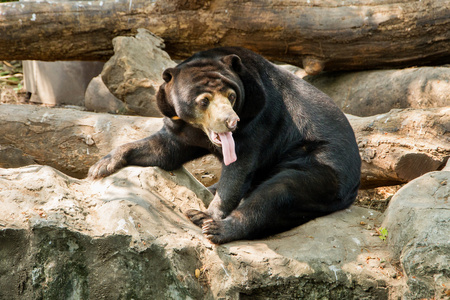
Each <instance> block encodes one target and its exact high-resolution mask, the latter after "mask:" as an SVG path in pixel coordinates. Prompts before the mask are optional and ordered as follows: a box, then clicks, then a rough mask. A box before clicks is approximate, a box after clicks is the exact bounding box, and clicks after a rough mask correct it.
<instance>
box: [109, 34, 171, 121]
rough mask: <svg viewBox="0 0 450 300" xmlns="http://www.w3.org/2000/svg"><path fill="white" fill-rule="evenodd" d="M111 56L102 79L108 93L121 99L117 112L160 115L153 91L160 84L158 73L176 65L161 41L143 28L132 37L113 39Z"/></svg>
mask: <svg viewBox="0 0 450 300" xmlns="http://www.w3.org/2000/svg"><path fill="white" fill-rule="evenodd" d="M113 45H114V56H113V57H111V58H110V60H109V61H108V62H107V63H106V64H105V66H104V68H103V71H102V74H101V75H102V79H103V82H104V83H105V85H106V86H107V87H108V89H109V90H110V91H111V93H112V94H113V95H114V96H116V97H117V98H119V99H120V100H122V101H123V102H124V104H125V106H126V109H122V110H121V113H126V114H137V115H141V116H151V117H158V116H161V113H160V112H159V109H158V107H157V105H156V93H157V91H158V89H159V86H160V85H161V84H162V82H163V79H162V76H161V75H162V73H163V71H164V70H165V69H166V68H169V67H174V66H175V65H176V63H175V62H173V61H172V60H171V59H170V57H169V55H168V54H167V53H166V52H165V51H164V50H163V48H164V43H163V40H162V39H161V38H159V37H157V36H155V35H154V34H152V33H151V32H149V31H147V30H146V29H138V33H137V34H136V36H135V37H123V36H120V37H116V38H114V39H113Z"/></svg>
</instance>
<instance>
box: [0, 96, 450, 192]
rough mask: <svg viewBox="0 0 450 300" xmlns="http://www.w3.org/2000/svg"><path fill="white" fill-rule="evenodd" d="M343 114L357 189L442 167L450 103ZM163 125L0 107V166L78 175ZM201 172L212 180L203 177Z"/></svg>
mask: <svg viewBox="0 0 450 300" xmlns="http://www.w3.org/2000/svg"><path fill="white" fill-rule="evenodd" d="M348 117H349V119H350V123H351V124H352V127H353V129H354V130H355V134H356V137H357V142H358V146H359V148H360V153H361V157H362V160H363V163H362V174H361V180H362V185H361V187H362V188H371V187H377V186H385V185H394V184H399V183H405V182H408V181H410V180H412V179H414V178H416V177H418V176H420V175H422V174H424V173H426V172H429V171H435V170H440V169H442V168H443V167H444V166H445V163H446V161H447V160H448V158H449V157H450V130H449V128H450V107H446V108H445V107H444V108H432V109H417V110H414V109H405V110H392V111H390V112H389V113H386V114H382V115H376V116H372V117H364V118H359V117H353V116H348ZM161 126H162V119H160V118H145V117H136V116H119V115H110V114H97V113H90V112H82V111H78V110H74V109H63V108H44V107H38V106H29V105H0V167H3V168H5V167H10V166H12V164H11V160H12V157H11V156H12V154H11V153H18V155H19V156H20V157H19V158H18V159H17V160H18V161H19V162H20V163H22V164H29V163H33V161H34V162H36V163H39V164H43V165H49V166H52V167H54V168H56V169H58V170H60V171H62V172H64V173H66V174H69V175H71V176H74V177H78V178H82V177H84V176H85V175H86V174H87V171H88V169H89V167H90V166H91V165H93V164H94V163H95V162H96V161H97V160H98V159H99V158H101V157H102V156H104V155H106V154H107V153H108V152H109V151H111V150H112V149H113V148H115V147H117V146H119V145H121V144H124V143H126V142H129V141H133V140H137V139H141V138H143V137H146V136H148V135H150V134H152V133H153V132H156V131H157V130H159V128H160V127H161ZM12 150H15V151H12ZM24 156H26V158H27V159H24ZM2 157H5V159H3V160H2ZM202 164H203V165H202ZM204 164H207V165H206V166H205V165H204ZM15 166H17V165H15ZM187 168H188V169H189V170H190V171H192V172H193V173H194V175H196V177H197V178H198V179H199V180H200V181H202V182H204V183H206V184H211V183H213V182H214V181H212V179H217V178H219V177H220V164H219V163H218V162H217V161H216V160H212V159H206V160H203V161H202V160H197V161H196V162H194V163H190V164H188V165H187ZM199 169H205V171H206V172H207V173H208V174H209V175H212V176H211V177H213V178H209V177H207V178H206V179H205V180H206V181H205V180H203V179H202V178H201V177H202V175H204V174H202V172H197V171H196V170H199Z"/></svg>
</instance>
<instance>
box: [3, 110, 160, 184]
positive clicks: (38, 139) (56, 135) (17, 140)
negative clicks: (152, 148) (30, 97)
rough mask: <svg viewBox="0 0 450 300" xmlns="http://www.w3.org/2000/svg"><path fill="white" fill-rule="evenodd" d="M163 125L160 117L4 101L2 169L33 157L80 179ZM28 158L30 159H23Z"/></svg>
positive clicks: (39, 162)
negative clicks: (116, 150) (104, 159)
mask: <svg viewBox="0 0 450 300" xmlns="http://www.w3.org/2000/svg"><path fill="white" fill-rule="evenodd" d="M161 127H162V119H157V118H145V117H134V116H133V117H130V116H118V115H110V114H96V113H88V112H82V111H79V110H75V109H64V108H45V107H40V106H33V105H6V104H2V105H0V167H10V166H14V167H17V166H19V165H20V164H22V165H26V164H29V163H30V161H33V160H34V161H35V162H36V163H38V164H42V165H49V166H51V167H54V168H55V169H58V170H60V171H62V172H64V173H66V174H68V175H70V176H74V177H78V178H82V177H84V176H85V175H86V174H87V171H88V170H89V167H90V166H91V165H93V164H94V163H95V162H97V160H99V159H100V158H101V157H103V156H104V155H106V154H108V153H109V152H110V151H111V150H112V149H113V148H115V147H118V146H120V145H121V144H125V143H127V142H130V141H133V140H138V139H141V138H144V137H146V136H149V135H150V134H152V133H154V132H156V131H158V130H159V129H160V128H161ZM13 154H16V157H13ZM17 154H18V155H19V156H18V155H17ZM25 158H26V159H27V160H26V161H27V163H23V160H24V159H25ZM2 160H3V161H2Z"/></svg>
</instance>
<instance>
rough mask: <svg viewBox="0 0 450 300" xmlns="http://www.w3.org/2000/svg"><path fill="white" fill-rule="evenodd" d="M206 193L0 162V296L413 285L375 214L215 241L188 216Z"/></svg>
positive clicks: (177, 294)
mask: <svg viewBox="0 0 450 300" xmlns="http://www.w3.org/2000/svg"><path fill="white" fill-rule="evenodd" d="M437 173H439V172H435V173H431V174H437ZM440 173H445V172H440ZM448 173H449V172H447V173H446V174H447V175H445V174H444V175H445V176H447V178H448V177H450V176H449V175H448ZM436 176H437V175H436ZM439 180H440V179H439ZM407 186H408V185H407ZM438 190H439V189H438ZM444 192H445V191H444ZM439 193H441V192H439ZM439 193H438V194H439ZM444 194H445V193H444ZM444 194H442V195H444ZM439 195H441V194H439ZM211 197H212V195H211V194H210V193H209V192H208V191H207V190H206V189H205V188H204V187H203V186H202V185H201V184H199V183H198V182H197V181H196V180H195V179H193V177H192V176H191V175H190V174H189V173H187V172H186V171H185V170H184V169H182V170H177V171H174V172H171V173H169V172H165V171H162V170H160V169H158V168H138V167H128V168H125V169H123V170H121V171H120V172H118V173H116V174H114V175H112V176H110V177H108V178H105V179H102V180H100V181H96V182H89V181H85V180H78V179H74V178H71V177H68V176H66V175H64V174H62V173H60V172H59V171H56V170H54V169H53V168H51V167H46V166H29V167H24V168H20V169H0V204H1V208H2V214H1V215H0V245H1V247H0V299H55V298H61V299H131V298H133V299H217V298H221V297H222V298H227V299H241V298H242V299H246V298H251V299H267V298H271V299H273V298H301V299H317V298H324V299H397V297H400V296H401V295H402V294H403V293H404V291H405V289H406V288H408V287H409V288H410V289H411V290H413V289H414V288H415V286H414V285H413V284H408V286H407V285H406V282H407V280H408V282H409V283H410V281H411V278H410V277H409V274H413V273H411V272H412V270H411V268H412V267H413V266H412V265H408V264H407V263H406V262H405V261H403V262H402V263H403V266H404V268H405V274H403V276H402V273H401V272H399V268H401V267H399V265H395V264H394V263H395V262H396V260H395V257H394V258H393V256H392V252H391V251H389V248H388V243H386V242H383V241H382V240H381V239H380V238H379V237H378V236H375V235H373V234H374V233H375V230H374V228H376V227H378V226H380V224H381V219H380V218H381V216H380V215H379V213H377V212H375V211H372V210H368V209H364V208H360V207H351V208H350V209H348V210H345V211H341V212H338V213H334V214H332V215H329V216H326V217H323V218H319V219H316V220H314V221H312V222H309V223H307V224H305V225H303V226H300V227H297V228H294V229H292V230H290V231H287V232H284V233H281V234H278V235H274V236H272V237H269V238H267V239H264V240H253V241H236V242H233V243H228V244H224V245H221V246H216V245H212V244H210V243H209V242H208V241H207V240H206V239H205V238H204V237H203V236H202V234H201V230H200V229H199V228H197V227H195V226H194V225H193V224H191V223H190V222H189V221H188V220H187V218H186V217H185V216H184V214H183V211H185V210H187V209H190V208H196V209H204V208H205V204H206V205H207V204H208V203H209V201H210V200H211ZM395 203H396V202H394V204H395ZM399 220H400V221H398V222H403V221H401V219H399ZM426 224H428V225H430V226H431V223H430V222H429V223H426ZM428 225H427V226H428ZM442 225H444V223H442ZM385 226H386V227H387V229H388V232H389V234H392V235H393V236H394V237H393V238H394V239H396V236H397V231H396V230H395V229H394V228H393V227H391V225H385ZM427 226H425V225H423V226H422V227H420V226H416V227H417V228H418V229H417V230H419V229H420V230H430V228H428V227H427ZM442 228H445V227H442ZM447 242H448V239H447ZM428 243H429V244H430V245H431V244H432V241H431V240H428ZM401 249H404V248H401ZM430 249H431V248H430ZM433 249H439V247H438V246H435V248H433ZM444 250H445V249H444ZM402 251H404V250H402ZM435 252H436V253H440V252H438V251H437V250H436V251H435ZM428 253H429V252H428ZM447 253H448V252H447ZM424 254H425V253H424ZM447 255H448V254H447ZM405 257H408V256H405ZM433 257H440V256H433ZM411 261H412V260H411ZM439 261H441V262H442V257H441V258H440V260H439ZM391 262H392V263H391ZM446 264H447V267H448V260H447V263H446ZM440 266H445V264H441V265H440ZM438 270H442V269H438ZM423 276H424V277H423V278H428V279H430V278H429V275H427V274H424V275H423ZM427 276H428V277H427ZM433 276H434V275H433ZM445 276H447V275H445V272H442V275H441V277H440V278H441V279H439V280H441V281H442V280H443V279H445ZM441 281H439V283H441ZM442 282H444V281H442ZM415 295H417V294H415ZM411 299H412V298H411Z"/></svg>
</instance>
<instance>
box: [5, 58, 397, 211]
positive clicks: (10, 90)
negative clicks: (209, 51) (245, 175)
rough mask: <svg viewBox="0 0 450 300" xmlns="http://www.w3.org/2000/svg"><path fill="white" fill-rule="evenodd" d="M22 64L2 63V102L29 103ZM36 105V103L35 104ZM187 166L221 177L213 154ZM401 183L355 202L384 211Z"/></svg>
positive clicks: (206, 178) (209, 177)
mask: <svg viewBox="0 0 450 300" xmlns="http://www.w3.org/2000/svg"><path fill="white" fill-rule="evenodd" d="M23 85H24V84H23V75H22V65H21V63H20V61H11V62H6V61H3V62H1V63H0V104H1V103H7V104H28V103H29V102H28V99H29V97H28V95H27V92H26V90H25V89H24V87H23ZM33 105H35V104H33ZM185 167H186V168H187V169H188V170H189V171H190V172H191V173H192V174H193V175H194V176H195V177H196V178H197V180H199V181H200V182H201V183H203V184H204V185H205V186H210V185H212V184H214V183H216V182H217V181H219V177H220V166H219V164H218V163H217V161H216V159H215V158H214V157H212V156H205V157H203V158H200V159H197V160H195V161H192V162H189V163H187V164H186V165H185ZM400 188H401V185H396V186H387V187H379V188H374V189H368V190H360V191H359V194H358V197H357V198H356V201H355V204H356V205H358V206H361V207H365V208H371V209H374V210H377V211H380V212H384V210H385V209H386V208H387V206H388V204H389V200H390V199H391V198H392V196H393V195H394V194H395V193H396V192H397V191H398V190H399V189H400Z"/></svg>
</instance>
